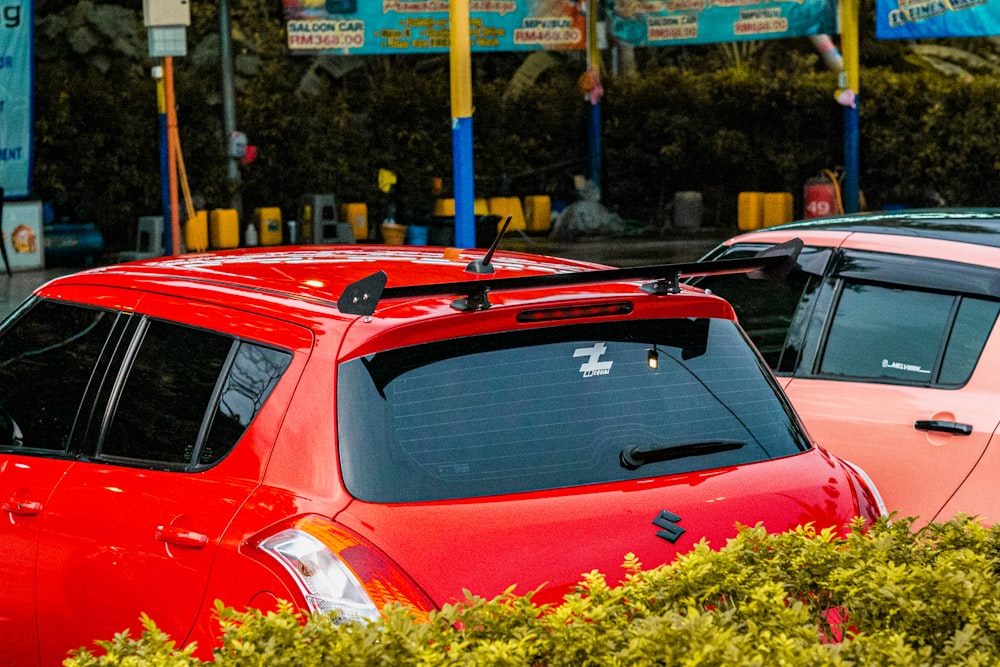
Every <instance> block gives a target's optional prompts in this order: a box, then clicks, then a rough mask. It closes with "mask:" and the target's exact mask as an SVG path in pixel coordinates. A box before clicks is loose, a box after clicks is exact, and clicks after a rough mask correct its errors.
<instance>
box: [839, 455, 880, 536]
mask: <svg viewBox="0 0 1000 667" xmlns="http://www.w3.org/2000/svg"><path fill="white" fill-rule="evenodd" d="M841 460H842V461H844V460H843V459H841ZM844 464H845V465H846V466H847V467H848V469H849V471H850V472H853V473H854V475H848V476H849V477H850V479H851V485H852V486H853V487H854V495H855V496H856V497H857V499H858V508H859V510H860V511H861V512H865V506H866V505H867V506H868V507H869V508H872V509H874V512H872V511H869V512H868V514H871V515H873V516H867V517H865V518H867V519H870V520H872V521H874V520H875V519H877V518H879V517H882V516H889V510H888V508H887V507H886V506H885V501H884V500H882V494H881V493H879V491H878V487H876V486H875V482H873V481H872V478H871V477H869V476H868V473H866V472H865V471H864V470H863V469H862V468H860V467H859V466H857V465H855V464H853V463H851V462H850V461H844Z"/></svg>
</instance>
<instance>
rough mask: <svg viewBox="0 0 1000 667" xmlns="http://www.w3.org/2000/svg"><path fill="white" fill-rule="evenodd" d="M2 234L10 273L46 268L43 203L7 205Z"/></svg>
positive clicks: (26, 202) (24, 202)
mask: <svg viewBox="0 0 1000 667" xmlns="http://www.w3.org/2000/svg"><path fill="white" fill-rule="evenodd" d="M0 231H2V232H3V244H4V250H6V251H7V263H8V264H9V265H10V270H11V271H32V270H35V269H44V268H45V239H44V237H43V232H42V202H40V201H18V202H11V201H8V202H5V203H4V205H3V220H2V222H0ZM2 268H3V267H0V270H2Z"/></svg>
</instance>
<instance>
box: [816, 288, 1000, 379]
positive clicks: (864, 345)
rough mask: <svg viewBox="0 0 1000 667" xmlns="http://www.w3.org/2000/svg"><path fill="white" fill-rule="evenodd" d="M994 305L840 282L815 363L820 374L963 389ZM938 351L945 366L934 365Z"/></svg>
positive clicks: (993, 316)
mask: <svg viewBox="0 0 1000 667" xmlns="http://www.w3.org/2000/svg"><path fill="white" fill-rule="evenodd" d="M997 311H998V308H997V304H996V303H995V302H990V301H986V300H982V299H974V298H964V299H963V298H961V297H959V296H955V295H951V294H942V293H936V292H928V291H922V290H915V289H906V288H892V287H886V286H881V285H868V284H864V283H857V282H853V281H845V282H844V285H843V288H842V289H841V292H840V298H839V300H838V302H837V306H836V310H835V311H834V313H833V318H832V320H831V323H830V328H829V332H828V334H827V339H826V346H825V349H824V351H823V355H822V357H821V359H820V362H819V369H818V370H819V373H820V374H821V375H831V376H843V377H850V378H865V379H870V380H881V381H903V382H907V383H910V382H912V383H917V384H939V383H940V384H961V383H964V382H965V381H966V380H968V378H969V375H970V374H971V373H972V369H973V368H974V367H975V364H976V361H977V360H978V359H979V354H980V352H981V351H982V348H983V345H984V344H985V342H986V337H987V336H988V335H989V332H990V330H991V329H992V327H993V323H994V321H995V320H996V317H997ZM942 350H946V355H945V357H944V359H945V363H944V364H942V365H941V367H940V368H939V367H938V360H939V358H940V357H941V353H942Z"/></svg>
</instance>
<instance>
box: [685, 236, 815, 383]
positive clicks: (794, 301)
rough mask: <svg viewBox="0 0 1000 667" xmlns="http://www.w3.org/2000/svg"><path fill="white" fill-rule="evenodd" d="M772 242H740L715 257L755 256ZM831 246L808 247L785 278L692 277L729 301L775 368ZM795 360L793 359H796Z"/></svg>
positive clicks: (740, 320)
mask: <svg viewBox="0 0 1000 667" xmlns="http://www.w3.org/2000/svg"><path fill="white" fill-rule="evenodd" d="M768 247H770V246H769V245H757V244H753V245H738V246H734V247H732V248H727V249H726V250H725V252H723V253H721V254H720V255H718V256H715V257H712V259H742V258H744V257H753V256H754V255H756V254H757V253H758V252H760V251H761V250H764V249H766V248H768ZM831 254H832V251H831V250H830V249H829V248H812V247H806V248H803V249H802V252H801V253H799V258H798V264H797V266H796V268H795V269H793V270H792V271H791V273H789V274H788V276H787V277H785V278H784V279H782V280H752V279H750V278H748V277H747V276H746V275H743V274H730V275H719V276H708V277H705V278H699V279H698V280H696V281H692V283H693V284H695V285H697V286H698V287H701V288H703V289H708V290H711V291H712V293H713V294H718V295H719V296H721V297H722V298H724V299H726V300H727V301H729V302H730V303H731V304H732V306H733V310H735V311H736V316H737V318H738V319H739V322H740V325H741V326H742V327H743V329H744V330H745V331H746V332H747V335H748V336H750V340H751V341H753V343H754V345H755V346H756V347H757V349H758V350H759V351H760V353H761V355H762V356H763V357H764V360H765V361H766V362H767V365H768V366H770V367H771V368H772V369H775V370H778V369H779V367H781V368H784V367H785V365H786V364H783V363H782V353H783V352H784V351H785V345H786V340H787V337H788V330H789V327H790V326H791V324H792V320H793V318H794V316H795V311H796V309H797V308H798V307H799V304H800V302H802V301H803V299H805V298H806V297H807V295H808V294H811V293H812V292H813V291H814V290H815V289H816V287H817V285H818V283H819V276H820V275H821V274H822V272H823V269H824V267H825V266H826V264H827V262H828V261H829V259H830V256H831ZM793 362H794V360H791V363H793Z"/></svg>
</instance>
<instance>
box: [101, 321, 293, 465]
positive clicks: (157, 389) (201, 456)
mask: <svg viewBox="0 0 1000 667" xmlns="http://www.w3.org/2000/svg"><path fill="white" fill-rule="evenodd" d="M289 360H290V355H289V354H287V353H284V352H273V351H270V350H265V349H264V348H259V347H255V346H251V345H250V344H248V343H242V344H241V343H240V342H239V341H237V340H234V339H233V338H230V337H228V336H223V335H220V334H217V333H213V332H209V331H204V330H200V329H194V328H190V327H185V326H179V325H175V324H171V323H168V322H163V321H159V320H150V321H149V322H148V326H147V328H146V330H145V332H144V334H143V336H142V340H141V343H140V344H139V347H138V350H137V351H136V353H135V355H134V357H133V359H132V361H131V365H130V368H129V370H128V374H127V378H126V379H125V382H124V385H123V387H122V389H121V392H120V396H119V398H118V400H117V404H116V407H115V410H114V416H113V418H112V420H111V423H110V426H109V427H108V429H107V431H106V433H105V436H104V439H103V444H102V447H101V456H102V457H104V458H108V457H110V458H116V459H127V460H133V461H142V462H155V463H158V464H168V466H169V465H173V466H188V465H194V464H198V463H201V464H206V463H213V462H215V461H218V460H219V459H220V458H221V457H222V456H224V455H225V453H226V452H228V451H229V450H230V449H231V448H232V446H233V445H235V444H236V441H237V440H238V439H239V437H240V436H241V435H242V434H243V431H244V430H245V429H246V427H247V426H248V425H249V423H250V420H251V419H252V418H253V416H254V415H255V414H256V413H257V411H258V410H259V409H260V406H261V405H262V404H263V402H264V400H265V399H266V397H267V395H268V393H269V392H270V390H271V388H272V387H273V386H274V384H275V382H276V381H277V379H278V377H280V375H281V372H282V371H284V369H285V367H287V364H288V361H289ZM205 434H208V435H207V437H206V436H205Z"/></svg>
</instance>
